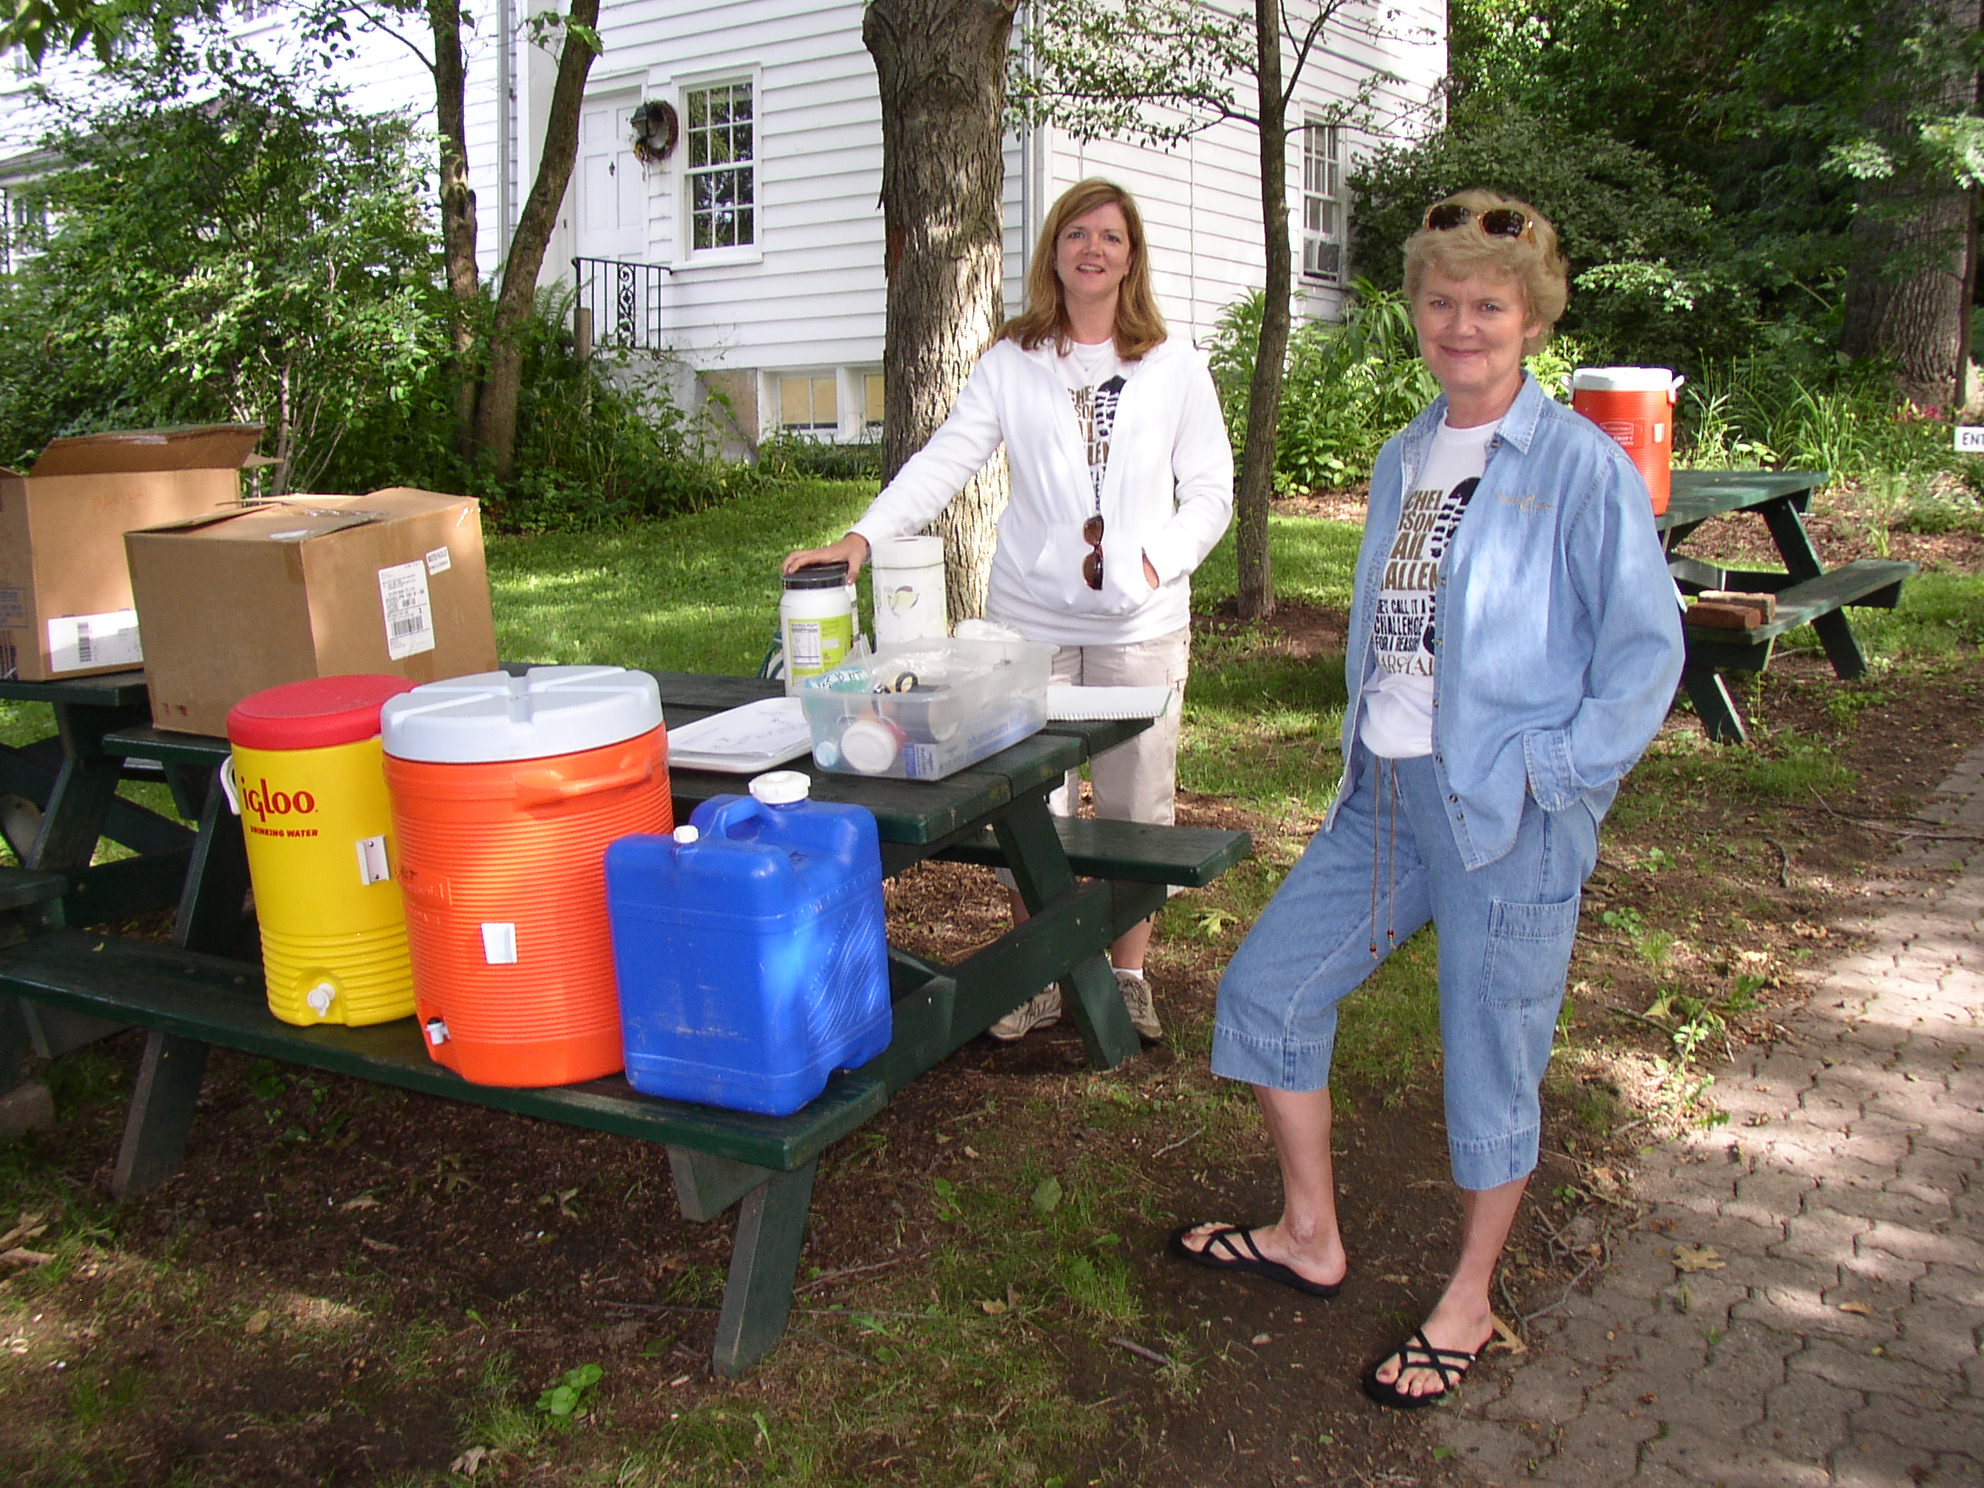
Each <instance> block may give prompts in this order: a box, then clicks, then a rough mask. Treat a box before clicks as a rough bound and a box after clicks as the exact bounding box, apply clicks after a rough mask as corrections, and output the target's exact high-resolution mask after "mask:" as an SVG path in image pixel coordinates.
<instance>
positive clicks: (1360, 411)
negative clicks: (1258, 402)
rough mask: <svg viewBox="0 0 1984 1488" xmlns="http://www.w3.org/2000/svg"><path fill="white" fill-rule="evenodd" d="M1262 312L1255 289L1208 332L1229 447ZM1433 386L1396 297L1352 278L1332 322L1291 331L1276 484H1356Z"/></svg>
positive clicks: (1283, 487) (1242, 422) (1236, 432)
mask: <svg viewBox="0 0 1984 1488" xmlns="http://www.w3.org/2000/svg"><path fill="white" fill-rule="evenodd" d="M1261 308H1262V297H1261V295H1260V294H1259V293H1255V294H1253V295H1251V296H1249V297H1248V298H1246V299H1244V300H1241V301H1239V302H1237V303H1236V304H1234V305H1231V306H1229V307H1228V308H1227V310H1226V312H1225V313H1224V314H1223V315H1221V316H1220V319H1219V324H1218V325H1217V327H1215V329H1214V331H1213V337H1212V345H1211V361H1212V372H1213V381H1214V382H1215V384H1217V386H1218V388H1219V394H1220V404H1221V407H1222V408H1223V409H1224V411H1225V414H1226V427H1227V432H1228V434H1229V435H1230V436H1231V438H1232V439H1233V442H1234V444H1235V445H1236V446H1238V445H1239V443H1240V442H1241V440H1242V439H1243V438H1244V437H1245V435H1246V430H1247V402H1248V394H1249V389H1250V386H1251V381H1252V377H1253V370H1254V351H1255V347H1256V346H1257V345H1258V344H1259V336H1260V323H1261ZM1438 391H1439V388H1438V386H1437V384H1435V383H1434V381H1433V378H1432V375H1431V374H1430V373H1429V372H1427V370H1426V366H1425V363H1423V362H1422V361H1420V359H1419V345H1418V340H1417V338H1416V337H1415V336H1414V334H1413V330H1412V314H1411V311H1410V310H1409V309H1408V307H1407V306H1406V304H1405V302H1404V301H1403V300H1402V299H1401V298H1400V297H1399V296H1398V295H1396V294H1392V293H1388V292H1386V291H1383V290H1380V289H1377V288H1376V287H1374V286H1373V285H1371V284H1370V283H1369V282H1368V281H1360V282H1359V283H1358V285H1357V297H1356V299H1355V300H1354V301H1352V303H1351V306H1350V308H1349V311H1348V313H1347V315H1346V316H1345V319H1344V321H1343V322H1342V323H1341V324H1336V323H1333V322H1330V321H1321V320H1305V321H1300V322H1298V323H1297V324H1296V325H1295V327H1294V328H1293V330H1292V331H1291V332H1290V335H1289V341H1288V367H1287V372H1286V375H1285V380H1284V382H1283V384H1282V401H1281V417H1280V421H1279V423H1278V424H1277V426H1276V432H1275V477H1274V479H1275V489H1276V490H1278V491H1309V490H1335V489H1338V488H1341V487H1344V486H1349V485H1354V484H1355V483H1356V482H1358V481H1360V480H1363V479H1364V478H1365V477H1366V476H1368V475H1369V474H1370V473H1371V463H1372V461H1374V460H1375V459H1376V458H1377V455H1378V450H1379V447H1380V446H1382V445H1383V444H1384V442H1385V440H1386V439H1388V438H1389V437H1390V436H1391V435H1392V434H1393V433H1395V432H1396V431H1397V430H1398V429H1399V428H1400V427H1401V426H1402V425H1403V424H1404V423H1405V422H1406V421H1407V420H1408V419H1410V418H1411V417H1412V416H1413V415H1414V414H1416V413H1418V412H1419V410H1420V409H1422V408H1424V407H1425V406H1426V404H1427V403H1428V402H1430V401H1431V399H1432V397H1433V395H1434V394H1435V393H1437V392H1438Z"/></svg>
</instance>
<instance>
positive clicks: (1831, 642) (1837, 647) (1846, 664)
mask: <svg viewBox="0 0 1984 1488" xmlns="http://www.w3.org/2000/svg"><path fill="white" fill-rule="evenodd" d="M1812 629H1814V630H1816V631H1817V632H1818V633H1819V644H1820V645H1822V646H1824V647H1825V648H1826V660H1827V661H1830V662H1831V663H1832V674H1833V675H1834V676H1835V677H1838V678H1840V679H1841V680H1842V681H1851V680H1852V679H1853V678H1855V677H1861V676H1865V675H1866V672H1867V657H1866V655H1865V653H1863V652H1862V651H1861V649H1860V640H1859V638H1858V637H1857V636H1855V635H1854V634H1853V625H1852V622H1850V621H1849V620H1848V619H1847V618H1846V611H1844V610H1832V611H1829V612H1828V613H1826V614H1823V615H1821V616H1819V617H1818V618H1817V619H1816V620H1814V621H1813V622H1812Z"/></svg>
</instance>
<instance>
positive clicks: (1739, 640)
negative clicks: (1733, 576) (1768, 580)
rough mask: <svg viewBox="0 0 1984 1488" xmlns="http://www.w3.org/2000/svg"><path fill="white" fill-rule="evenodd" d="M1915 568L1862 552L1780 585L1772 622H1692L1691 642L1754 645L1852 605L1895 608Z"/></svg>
mask: <svg viewBox="0 0 1984 1488" xmlns="http://www.w3.org/2000/svg"><path fill="white" fill-rule="evenodd" d="M1914 572H1915V565H1914V564H1913V563H1909V562H1906V561H1904V560H1901V559H1894V558H1856V559H1854V560H1853V561H1852V562H1851V563H1847V564H1843V565H1841V566H1840V567H1838V568H1835V569H1832V570H1830V571H1828V572H1826V573H1822V574H1820V575H1819V576H1818V577H1817V578H1815V579H1801V580H1800V581H1799V582H1797V583H1795V584H1787V585H1785V586H1784V587H1783V588H1781V589H1778V590H1777V591H1775V592H1776V594H1777V614H1776V616H1775V618H1773V619H1772V620H1771V621H1770V622H1769V623H1767V624H1764V625H1759V626H1757V627H1756V628H1755V629H1753V630H1723V629H1719V628H1717V627H1714V626H1707V625H1691V626H1689V627H1688V643H1689V645H1690V646H1691V647H1693V646H1697V645H1700V644H1703V643H1714V644H1717V645H1721V646H1728V647H1732V648H1737V649H1749V648H1754V647H1759V646H1762V645H1764V644H1765V643H1766V642H1768V641H1771V640H1774V639H1776V638H1777V637H1778V636H1781V635H1784V634H1785V633H1787V632H1789V631H1793V630H1796V629H1797V628H1798V627H1799V626H1801V625H1810V624H1811V623H1812V622H1813V621H1815V620H1817V619H1819V618H1820V617H1821V616H1823V615H1829V614H1831V613H1832V612H1833V611H1835V610H1838V609H1840V608H1842V607H1843V606H1846V605H1857V606H1861V607H1864V608H1872V609H1884V610H1891V609H1893V608H1894V607H1895V605H1896V604H1898V603H1899V602H1900V600H1901V586H1902V583H1903V581H1904V580H1906V579H1907V578H1909V577H1910V576H1911V575H1912V574H1914ZM1752 592H1755V591H1752Z"/></svg>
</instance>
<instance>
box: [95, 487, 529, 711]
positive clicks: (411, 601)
mask: <svg viewBox="0 0 1984 1488" xmlns="http://www.w3.org/2000/svg"><path fill="white" fill-rule="evenodd" d="M124 545H125V550H126V552H127V554H128V555H129V558H130V563H131V586H132V590H133V592H134V594H135V596H136V598H137V608H138V625H139V628H140V630H141V632H142V633H143V636H144V644H145V680H146V682H147V683H148V684H149V686H150V690H151V702H152V722H153V724H154V725H155V726H156V727H158V728H161V729H170V730H173V731H175V732H178V733H189V734H225V733H226V732H227V710H228V709H229V708H231V707H233V706H234V704H235V703H237V702H239V701H240V700H241V699H242V698H244V697H247V696H248V695H249V694H250V693H255V692H260V691H261V690H262V689H263V688H265V687H274V686H276V685H277V684H278V683H282V682H295V681H299V680H301V679H302V678H305V677H328V676H337V675H341V674H346V673H356V672H367V673H386V674H389V675H396V676H402V677H409V678H411V679H412V680H413V681H415V682H434V681H438V680H440V679H441V678H443V677H459V676H464V675H467V674H470V673H475V672H487V671H493V670H495V667H496V627H495V623H494V621H493V620H492V619H491V617H490V610H489V574H488V570H487V568H486V567H485V566H484V563H483V555H482V512H481V508H480V507H479V505H478V504H477V503H476V502H475V501H474V500H472V499H470V498H469V497H466V496H441V495H437V494H436V493H434V492H432V491H416V490H413V489H411V488H408V487H405V486H396V487H392V488H390V489H387V490H383V491H374V492H373V493H372V494H371V495H369V496H287V497H284V498H282V499H281V500H279V501H270V502H260V503H257V504H255V505H252V506H247V507H242V508H239V509H238V510H235V511H231V512H221V513H217V514H209V515H206V516H201V517H193V518H189V519H187V520H185V521H179V522H172V523H168V524H165V525H163V526H157V527H148V528H145V529H143V530H141V531H137V532H131V533H128V534H126V536H125V539H124Z"/></svg>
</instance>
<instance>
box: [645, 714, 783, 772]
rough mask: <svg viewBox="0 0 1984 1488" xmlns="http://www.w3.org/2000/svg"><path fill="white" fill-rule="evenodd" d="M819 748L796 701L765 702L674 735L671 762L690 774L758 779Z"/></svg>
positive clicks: (672, 732)
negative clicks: (722, 773) (705, 772)
mask: <svg viewBox="0 0 1984 1488" xmlns="http://www.w3.org/2000/svg"><path fill="white" fill-rule="evenodd" d="M812 747H813V735H812V731H811V730H810V729H809V728H808V727H807V725H806V710H805V707H804V705H803V704H802V703H801V702H800V700H799V699H798V698H796V697H777V698H759V699H758V700H757V701H756V702H754V703H745V704H743V705H742V706H741V707H736V708H726V709H725V710H724V711H723V712H721V713H712V714H711V715H710V716H709V717H708V718H699V719H697V720H696V721H695V722H694V723H685V724H683V725H682V727H680V728H671V729H670V730H669V731H668V762H669V763H670V764H671V765H680V766H681V767H682V768H683V769H685V770H724V771H728V772H730V773H733V774H755V773H756V772H758V771H759V770H769V769H770V768H771V767H772V766H773V765H782V764H784V763H785V762H786V761H787V760H789V759H795V758H797V757H798V756H799V755H802V754H805V753H807V752H808V751H809V750H811V749H812Z"/></svg>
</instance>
